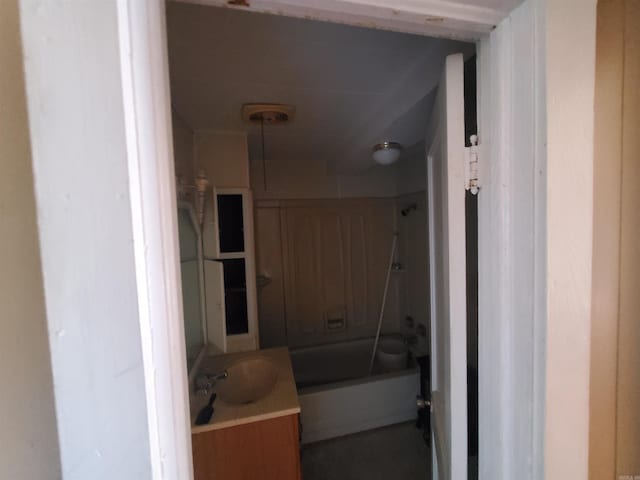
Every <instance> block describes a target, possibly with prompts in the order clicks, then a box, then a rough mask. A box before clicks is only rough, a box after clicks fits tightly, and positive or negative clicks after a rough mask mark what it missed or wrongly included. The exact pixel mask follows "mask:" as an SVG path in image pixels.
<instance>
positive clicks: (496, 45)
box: [20, 0, 595, 480]
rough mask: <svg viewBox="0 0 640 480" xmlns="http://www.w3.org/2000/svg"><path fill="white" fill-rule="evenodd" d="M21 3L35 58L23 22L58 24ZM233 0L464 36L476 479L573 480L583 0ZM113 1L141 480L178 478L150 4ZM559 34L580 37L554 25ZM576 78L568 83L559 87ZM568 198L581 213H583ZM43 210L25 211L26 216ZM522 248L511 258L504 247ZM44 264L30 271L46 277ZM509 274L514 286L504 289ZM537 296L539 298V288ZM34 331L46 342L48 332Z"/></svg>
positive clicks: (169, 254)
mask: <svg viewBox="0 0 640 480" xmlns="http://www.w3.org/2000/svg"><path fill="white" fill-rule="evenodd" d="M20 1H21V8H23V9H24V10H25V13H27V14H26V15H23V16H22V18H23V19H22V30H23V42H24V38H25V36H27V37H28V40H31V42H27V43H29V48H31V49H32V51H36V52H37V51H41V52H42V54H43V55H46V54H47V48H56V45H55V43H53V44H52V46H50V47H48V46H47V45H48V43H51V42H48V37H47V38H43V39H42V41H41V43H36V42H35V40H34V39H35V38H36V35H39V37H38V42H40V40H41V39H40V37H42V35H41V34H40V33H36V32H39V27H41V26H42V25H46V26H47V27H50V28H51V30H52V31H55V32H57V31H58V30H59V29H62V28H64V27H65V25H60V24H59V23H57V22H56V18H54V17H46V16H43V17H42V18H40V19H39V20H38V21H36V20H34V16H33V15H31V10H32V7H33V5H32V4H33V3H34V2H29V1H27V0H20ZM469 1H470V0H469ZM199 3H211V4H212V3H225V4H227V3H229V2H222V0H209V1H208V2H207V0H200V1H199ZM237 3H247V4H248V3H251V5H253V6H254V7H256V6H259V5H262V6H264V7H265V8H268V9H271V10H277V11H278V12H279V13H281V14H290V15H294V16H300V15H310V16H311V17H313V18H316V19H320V20H329V21H340V22H343V23H350V24H356V23H360V24H365V25H370V26H377V27H380V28H387V29H392V30H397V31H404V32H408V33H422V34H433V35H436V36H437V35H446V36H456V37H457V38H463V39H468V40H475V41H477V42H478V43H477V45H478V72H479V73H478V84H479V95H478V104H479V132H478V133H479V138H480V144H481V148H480V151H481V159H480V162H481V171H480V175H481V192H480V197H479V205H478V215H479V234H478V242H479V297H480V302H479V369H478V370H479V371H478V374H479V409H480V411H481V412H482V415H481V416H480V423H479V434H480V438H479V441H480V454H479V455H480V458H479V461H480V478H481V479H483V480H485V479H487V480H488V479H491V480H494V479H505V480H506V479H511V478H516V477H517V478H523V479H534V478H536V479H537V478H543V476H544V475H545V474H547V475H551V476H553V474H554V473H559V475H558V476H557V477H554V478H573V477H575V478H585V477H586V475H585V472H586V469H587V468H586V465H587V458H588V438H587V437H588V435H587V436H584V435H578V436H576V435H575V433H576V429H578V430H577V432H578V434H582V433H584V431H585V430H587V431H588V376H589V369H588V364H589V350H588V343H589V335H590V323H589V322H590V317H589V314H590V311H589V309H588V305H586V304H587V303H589V302H590V295H591V290H590V286H591V284H590V275H591V250H590V246H591V244H590V242H589V241H588V240H584V241H582V242H580V245H579V249H578V250H577V251H576V250H575V249H574V251H573V253H572V254H571V255H566V253H565V249H566V247H567V246H566V244H565V243H563V238H576V236H577V238H585V239H588V238H590V236H591V235H592V233H593V232H592V230H591V227H592V224H591V221H590V215H591V213H592V210H590V207H591V206H592V205H591V204H592V198H593V196H592V191H591V190H592V181H593V177H592V170H591V167H592V164H593V147H592V145H591V147H589V145H587V144H589V143H590V142H589V141H586V142H585V139H587V140H588V139H589V138H590V137H589V135H590V134H591V135H592V133H593V125H592V123H593V112H592V111H589V108H590V107H591V105H590V104H589V98H590V97H589V95H590V94H591V96H592V94H593V77H594V74H593V73H592V72H591V67H592V66H593V65H594V64H595V21H594V22H593V25H591V23H590V22H591V20H592V19H593V20H595V0H589V1H574V2H569V1H566V2H564V1H551V0H548V1H544V0H526V1H525V2H524V4H522V5H521V6H520V7H517V8H516V9H515V10H514V11H512V12H510V13H505V14H500V15H498V16H496V12H495V11H494V12H492V11H489V10H487V9H478V8H477V7H474V6H473V5H471V4H467V5H465V4H461V3H460V2H459V1H455V2H454V1H449V0H420V1H418V0H411V1H410V0H402V1H397V2H393V8H390V7H389V6H388V3H389V2H385V1H383V0H315V1H314V2H313V3H312V5H313V6H314V11H313V12H306V13H304V12H302V11H301V5H304V4H305V3H304V2H303V0H287V1H284V0H254V1H252V2H237ZM308 3H311V2H308ZM308 3H307V4H308ZM385 3H386V4H387V5H385ZM470 3H471V1H470ZM117 5H118V19H117V22H118V29H119V38H116V39H114V38H111V37H109V35H110V33H109V32H106V33H104V32H103V33H102V34H103V35H104V38H103V37H101V38H100V40H102V41H104V42H109V43H110V44H115V43H116V42H117V43H118V45H117V48H118V49H119V53H120V59H121V62H120V63H121V75H122V89H123V97H124V98H125V99H126V101H125V103H126V105H125V118H124V119H123V120H122V122H123V129H124V130H125V131H126V136H127V152H128V154H127V162H128V170H129V175H130V179H129V180H130V195H131V199H130V204H131V208H132V216H133V218H134V223H135V225H134V228H133V239H132V240H133V243H134V245H135V272H136V282H137V292H138V295H137V299H138V303H139V326H140V332H141V347H142V348H141V349H142V353H143V364H144V377H145V390H146V394H147V398H146V401H147V420H148V430H149V443H150V451H151V464H152V470H153V471H152V475H153V478H154V479H156V480H159V479H171V480H183V479H189V478H192V475H193V473H192V462H191V451H190V448H191V445H190V443H191V442H190V422H189V411H188V395H187V391H186V389H185V385H186V384H187V378H186V377H187V374H186V370H185V368H184V344H181V342H183V337H184V331H183V325H182V312H181V308H180V282H179V275H178V261H177V245H176V239H177V228H176V224H175V220H174V221H173V222H171V221H169V222H167V221H166V219H164V220H163V221H160V220H159V217H158V212H164V211H169V209H171V210H173V211H175V207H176V200H175V187H174V179H173V168H172V164H173V146H172V141H171V127H170V126H171V113H170V101H169V79H168V78H169V77H168V71H167V62H168V59H167V48H166V43H167V39H166V25H165V4H164V2H163V1H162V0H117ZM54 6H55V5H54ZM256 8H257V7H256ZM33 10H35V7H33ZM34 15H35V14H34ZM416 19H417V21H416ZM574 19H575V21H574ZM578 19H579V20H580V21H582V23H579V21H578ZM38 22H39V23H38ZM419 22H421V23H422V25H421V26H420V27H418V26H417V23H419ZM568 22H573V24H574V26H576V27H580V28H577V29H575V28H574V29H567V28H566V25H567V23H568ZM495 25H497V28H495V30H494V29H493V27H494V26H495ZM438 26H441V27H443V28H446V31H445V30H443V29H442V28H441V29H438V28H439V27H438ZM592 27H593V28H592ZM57 29H58V30H57ZM65 33H67V32H65ZM68 34H69V37H68V38H70V39H72V40H75V38H76V37H77V38H78V39H79V38H80V35H79V34H78V35H76V37H74V36H73V35H74V34H75V33H74V32H72V31H71V32H68ZM98 34H99V33H98V32H96V33H95V35H98ZM78 41H79V40H78ZM592 43H593V45H592ZM568 45H570V46H574V45H580V46H581V55H572V54H571V53H572V52H571V51H568V50H567V46H568ZM592 46H593V47H594V48H593V51H594V54H593V58H592V57H591V55H590V53H589V51H590V50H589V49H590V48H591V47H592ZM558 47H564V48H558ZM582 47H584V48H582ZM547 64H549V65H550V68H549V71H547V70H546V65H547ZM575 67H578V68H575ZM96 68H99V66H96ZM593 70H594V71H595V69H593ZM47 73H48V72H46V71H42V72H41V71H38V70H36V69H33V68H31V69H27V77H28V78H27V80H28V83H30V84H31V86H32V88H31V91H29V94H30V95H32V94H33V93H34V92H35V93H38V92H45V93H43V95H46V85H47ZM73 73H74V72H73V70H69V71H68V72H64V71H62V70H61V69H58V70H56V75H57V78H58V79H61V78H64V76H65V75H68V76H69V80H70V82H69V83H70V84H71V85H74V84H76V83H77V79H74V78H73ZM578 75H580V76H581V77H578ZM29 77H30V78H29ZM563 77H564V78H563ZM582 77H584V78H585V80H584V82H583V84H582V87H583V88H580V89H575V88H572V87H573V85H567V84H568V83H569V81H570V80H577V79H578V78H582ZM54 107H57V106H54ZM52 108H53V107H52ZM63 108H65V109H67V110H73V109H75V108H76V106H74V105H73V104H69V105H64V106H63ZM78 108H79V107H78ZM29 110H30V117H32V122H34V121H36V120H39V119H40V117H39V116H38V113H39V112H38V111H36V110H35V106H33V105H30V108H29ZM591 110H593V109H592V108H591ZM42 121H43V122H45V121H46V120H42ZM45 126H46V125H45ZM32 130H33V127H32ZM532 132H533V135H532ZM32 133H33V132H32ZM547 135H548V136H549V142H548V143H547ZM31 141H32V146H33V150H34V151H36V152H37V150H38V148H39V147H45V148H46V147H47V145H46V142H42V141H41V139H40V138H39V137H38V135H37V132H36V134H35V135H32V139H31ZM518 159H521V160H522V159H524V160H526V163H525V164H524V165H523V164H521V163H518V162H516V161H515V160H518ZM83 160H85V161H90V159H83ZM522 166H525V167H527V168H521V167H522ZM547 185H548V186H549V188H548V189H547ZM521 187H525V188H524V189H521ZM63 188H64V185H63V184H62V183H60V184H58V183H56V182H55V179H52V180H51V181H48V182H46V184H45V183H44V182H43V183H37V184H36V185H35V190H36V193H37V196H38V198H39V199H40V200H41V201H42V202H46V201H47V200H48V199H49V198H56V197H57V196H60V195H62V194H64V193H65V192H64V190H62V189H63ZM590 189H591V190H590ZM559 192H563V193H564V195H563V194H561V193H559ZM567 193H568V194H567ZM523 195H524V196H523ZM571 196H573V197H575V198H568V197H571ZM143 200H144V201H143ZM578 200H579V201H581V202H582V203H585V204H586V205H587V208H582V209H581V208H580V205H577V203H576V202H577V201H578ZM101 201H102V202H105V203H104V204H105V205H107V206H108V205H109V204H108V203H107V202H109V201H112V200H111V199H107V198H105V199H102V198H100V199H94V203H93V205H94V207H96V208H98V207H99V206H100V203H99V202H101ZM576 212H577V213H578V215H577V216H576V215H574V214H575V213H576ZM42 215H43V214H42V212H40V211H39V212H38V216H39V220H40V217H41V216H42ZM566 219H570V220H571V221H570V222H567V221H566ZM88 226H90V225H88ZM576 227H577V228H576ZM118 233H120V232H114V234H118ZM122 234H123V235H128V234H129V232H128V231H127V232H122ZM43 242H46V238H44V240H43ZM565 242H566V241H565ZM45 246H46V247H49V248H54V247H55V246H52V245H45ZM523 246H525V247H527V249H526V250H524V251H525V252H526V253H525V254H524V255H523V254H522V251H521V250H519V249H521V248H522V247H523ZM572 247H574V246H572ZM563 254H564V256H563ZM548 259H549V260H548ZM49 268H50V267H49V265H48V264H47V262H46V261H45V262H43V274H44V277H45V278H46V277H47V276H48V275H49V273H51V272H49V271H48V269H49ZM52 273H53V276H54V277H55V272H52ZM523 278H524V279H525V280H526V281H525V282H520V280H521V279H523ZM576 279H578V281H577V282H576ZM516 280H517V281H516ZM547 284H548V285H549V286H550V287H553V288H550V289H547ZM525 287H528V289H527V288H525ZM566 293H569V294H570V298H569V300H570V301H569V302H567V301H566V300H567V299H566V298H565V295H566ZM47 294H48V292H47ZM522 300H526V301H524V302H523V301H522ZM514 318H517V319H518V321H517V322H515V321H513V319H514ZM49 322H50V323H51V320H49ZM50 329H52V330H53V331H55V328H54V327H51V325H50ZM573 337H575V338H574V340H577V342H578V344H577V347H578V348H573V349H572V350H571V351H570V352H567V351H566V348H564V346H563V344H562V342H563V341H564V342H565V343H566V341H567V340H571V339H572V338H573ZM585 345H586V346H585ZM547 358H549V362H550V363H551V362H552V361H553V362H554V363H553V370H552V369H551V368H547V364H546V362H547ZM585 371H586V374H585ZM96 374H98V372H96ZM567 380H570V381H567ZM563 381H564V383H563ZM547 399H551V400H553V402H552V401H547ZM585 409H586V413H585ZM567 418H568V419H569V420H570V421H565V420H566V419H567ZM583 436H584V437H585V438H584V439H583V438H582V437H583ZM545 443H546V444H547V445H545ZM566 445H571V446H572V450H571V452H570V453H569V452H567V451H566V450H564V449H563V448H562V447H565V446H566ZM554 446H555V447H560V448H553V447H554Z"/></svg>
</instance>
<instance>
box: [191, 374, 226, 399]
mask: <svg viewBox="0 0 640 480" xmlns="http://www.w3.org/2000/svg"><path fill="white" fill-rule="evenodd" d="M228 376H229V372H227V371H226V370H223V371H222V372H218V373H213V374H209V373H203V374H200V375H198V376H197V377H196V380H195V382H194V383H195V385H194V386H195V392H196V395H208V394H209V391H210V390H211V389H212V388H213V387H214V386H215V384H216V382H218V381H219V380H224V379H225V378H227V377H228Z"/></svg>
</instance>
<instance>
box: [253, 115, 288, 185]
mask: <svg viewBox="0 0 640 480" xmlns="http://www.w3.org/2000/svg"><path fill="white" fill-rule="evenodd" d="M295 113H296V107H294V106H293V105H282V104H277V103H245V104H244V105H243V106H242V119H243V120H244V121H245V122H248V123H253V124H258V125H260V140H261V144H262V145H261V146H262V183H263V188H264V191H265V192H266V191H267V160H266V154H265V147H264V144H265V141H264V126H265V124H266V125H283V124H286V123H288V122H289V121H291V120H292V119H293V117H294V115H295Z"/></svg>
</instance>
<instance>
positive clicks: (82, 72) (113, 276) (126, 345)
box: [21, 0, 151, 480]
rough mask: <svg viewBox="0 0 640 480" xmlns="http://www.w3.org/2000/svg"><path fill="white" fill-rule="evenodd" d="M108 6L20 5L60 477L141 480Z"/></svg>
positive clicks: (122, 154)
mask: <svg viewBox="0 0 640 480" xmlns="http://www.w3.org/2000/svg"><path fill="white" fill-rule="evenodd" d="M116 9H117V4H116V2H48V3H42V2H40V1H36V0H22V1H21V22H22V33H23V42H24V50H25V59H26V63H25V69H26V70H25V71H26V84H27V93H28V107H29V119H30V127H31V143H32V152H33V166H34V175H35V180H36V200H37V204H38V227H39V232H40V243H41V253H42V269H43V276H44V290H45V298H46V311H47V320H48V324H49V342H50V348H51V358H52V369H53V377H54V391H55V396H56V415H57V420H58V427H59V436H60V454H61V463H62V473H63V476H64V478H65V480H73V479H78V480H86V479H88V478H91V479H93V480H102V479H104V480H107V479H108V480H111V479H115V478H117V479H120V480H128V479H131V480H134V479H135V480H143V479H148V478H151V465H150V449H149V429H148V426H147V405H146V397H145V377H144V371H143V361H142V348H141V340H140V323H139V312H138V302H137V289H136V276H135V262H134V244H133V240H132V238H133V232H132V217H131V203H130V202H131V200H130V197H129V176H128V162H127V160H128V159H127V150H126V138H125V123H124V112H123V104H124V102H123V97H122V95H123V93H122V88H121V85H122V83H121V81H122V78H121V73H120V67H121V65H120V51H119V31H118V21H117V10H116ZM41 478H49V477H48V476H44V477H41Z"/></svg>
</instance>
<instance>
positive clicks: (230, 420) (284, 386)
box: [189, 347, 300, 433]
mask: <svg viewBox="0 0 640 480" xmlns="http://www.w3.org/2000/svg"><path fill="white" fill-rule="evenodd" d="M248 358H264V359H268V360H270V361H271V362H273V364H274V365H275V366H276V369H277V372H278V377H277V380H276V382H275V384H274V386H273V389H272V390H271V392H270V393H269V394H267V395H266V396H265V397H263V398H261V399H259V400H256V401H255V402H252V403H248V404H243V405H237V404H228V403H225V402H224V401H223V400H222V399H220V397H219V396H218V398H217V399H216V401H215V403H214V404H213V407H214V409H215V413H214V414H213V418H212V419H211V421H210V422H209V423H208V424H207V425H197V426H196V425H195V419H196V417H197V415H198V412H199V411H200V410H201V409H202V407H204V406H205V405H206V404H207V401H208V400H209V396H210V395H211V392H209V394H208V395H196V394H195V393H194V392H193V388H191V389H190V390H191V391H190V395H189V397H190V398H189V400H190V402H189V403H190V407H191V433H202V432H207V431H210V430H217V429H220V428H226V427H233V426H236V425H242V424H245V423H252V422H257V421H260V420H268V419H270V418H277V417H283V416H286V415H294V414H297V413H300V403H299V402H298V391H297V389H296V382H295V380H294V378H293V369H292V368H291V359H290V357H289V349H288V348H286V347H283V348H270V349H266V350H258V351H253V352H241V353H229V354H225V355H218V356H209V357H206V358H204V359H203V360H202V363H201V365H200V367H199V371H200V372H203V373H214V372H221V371H223V370H225V369H227V368H229V367H230V366H232V365H233V364H235V363H237V362H239V361H241V360H245V359H248ZM220 381H221V382H224V381H225V380H220ZM215 391H216V388H215V387H214V388H213V390H212V392H215Z"/></svg>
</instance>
